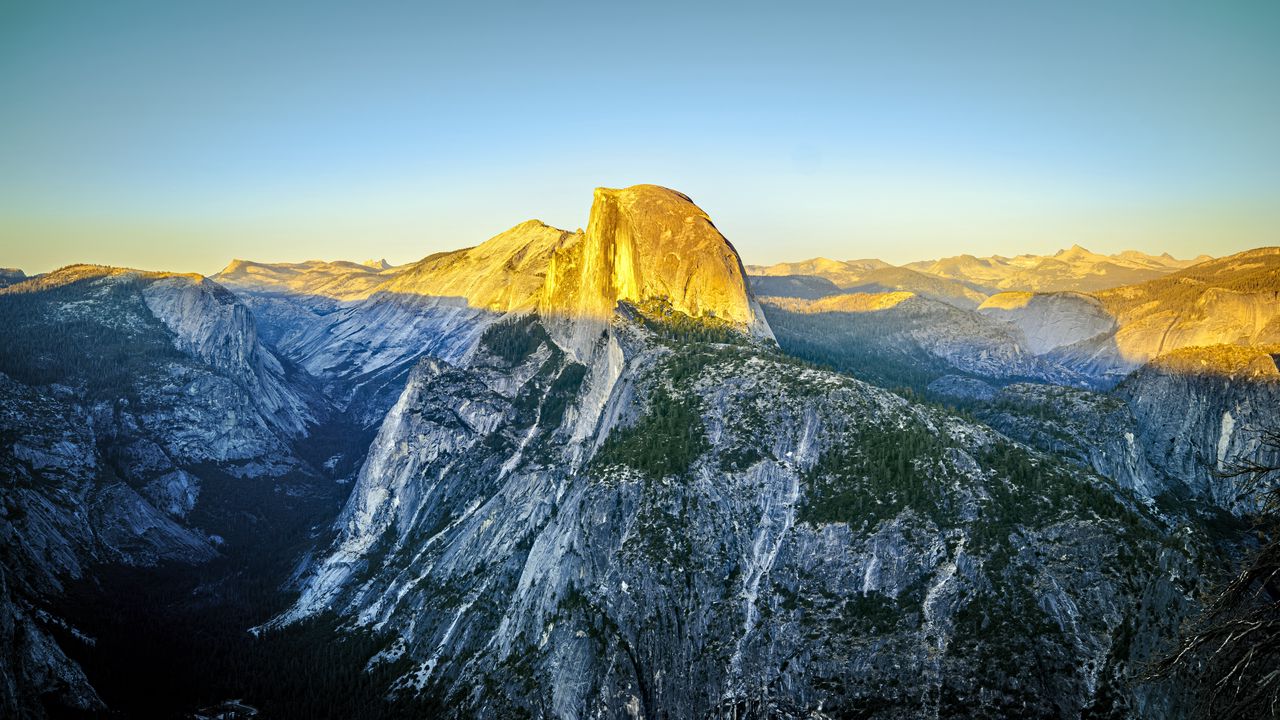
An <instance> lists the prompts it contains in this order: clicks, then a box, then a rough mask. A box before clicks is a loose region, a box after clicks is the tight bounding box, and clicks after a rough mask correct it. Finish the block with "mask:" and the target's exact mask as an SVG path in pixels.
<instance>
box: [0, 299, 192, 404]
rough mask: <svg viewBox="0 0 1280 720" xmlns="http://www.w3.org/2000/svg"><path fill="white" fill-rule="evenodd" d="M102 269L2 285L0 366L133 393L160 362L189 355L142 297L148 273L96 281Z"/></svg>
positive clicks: (21, 377) (43, 378) (114, 393)
mask: <svg viewBox="0 0 1280 720" xmlns="http://www.w3.org/2000/svg"><path fill="white" fill-rule="evenodd" d="M100 277H101V276H97V277H92V276H91V277H89V278H87V279H84V280H77V281H74V282H70V283H67V284H65V285H60V286H49V287H47V288H46V289H43V290H39V291H26V292H13V290H14V289H17V288H14V289H11V290H10V291H9V292H4V293H0V333H2V334H3V336H4V342H3V343H0V372H3V373H5V374H6V375H9V376H10V377H12V378H14V379H15V380H18V381H20V382H24V383H27V384H29V385H48V384H52V383H61V384H64V385H69V386H73V387H80V388H83V389H84V391H85V392H86V394H87V395H88V396H89V397H90V398H94V399H114V398H121V397H124V398H136V397H137V389H136V388H137V387H138V386H139V385H141V384H143V383H145V382H146V378H147V377H148V376H150V375H151V374H152V373H154V372H155V370H156V369H157V368H159V367H163V365H164V364H165V363H167V362H177V361H182V360H184V359H185V356H184V355H183V354H182V353H180V352H179V351H178V350H177V349H176V348H175V347H174V346H173V340H172V336H171V334H170V333H169V331H168V329H167V328H165V327H164V325H163V324H161V323H160V321H159V320H157V319H156V318H155V316H153V315H152V314H151V311H150V310H149V309H148V308H147V306H146V303H145V302H144V301H143V299H142V288H143V286H144V284H145V283H144V281H143V280H141V279H139V278H135V277H117V278H114V279H112V280H111V281H110V282H106V283H95V282H94V281H95V280H98V279H100ZM81 304H91V305H92V311H91V312H90V311H86V309H85V308H83V307H77V306H78V305H81Z"/></svg>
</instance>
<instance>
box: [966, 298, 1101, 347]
mask: <svg viewBox="0 0 1280 720" xmlns="http://www.w3.org/2000/svg"><path fill="white" fill-rule="evenodd" d="M978 312H980V313H982V314H983V315H986V316H987V317H990V318H993V319H997V320H1001V321H1004V322H1007V323H1010V324H1011V325H1013V326H1015V327H1017V328H1018V330H1019V331H1021V333H1022V338H1023V342H1024V345H1025V347H1026V349H1027V350H1028V351H1030V352H1031V353H1034V354H1036V355H1043V354H1045V353H1048V352H1050V351H1052V350H1056V349H1057V348H1060V347H1065V346H1068V345H1074V344H1075V343H1078V342H1080V341H1082V340H1088V339H1090V338H1093V337H1097V336H1099V335H1102V334H1104V333H1108V332H1111V331H1112V330H1114V329H1115V327H1116V321H1115V318H1113V317H1111V315H1110V314H1109V313H1108V312H1107V311H1106V308H1104V307H1103V306H1102V303H1101V302H1099V301H1098V300H1096V299H1095V298H1092V297H1090V296H1088V295H1084V294H1081V293H1071V292H1063V293H1021V292H1020V293H1013V292H1010V293H1000V294H998V295H993V296H991V297H989V298H987V300H986V301H985V302H983V303H982V305H980V306H979V307H978Z"/></svg>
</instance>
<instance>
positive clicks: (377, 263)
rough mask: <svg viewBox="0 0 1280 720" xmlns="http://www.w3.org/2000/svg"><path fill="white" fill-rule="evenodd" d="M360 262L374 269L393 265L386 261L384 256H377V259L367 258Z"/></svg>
mask: <svg viewBox="0 0 1280 720" xmlns="http://www.w3.org/2000/svg"><path fill="white" fill-rule="evenodd" d="M360 264H361V265H363V266H365V267H368V268H373V269H374V270H388V269H390V268H393V267H395V266H394V265H392V264H391V263H389V262H387V259H386V258H379V259H378V260H373V259H369V260H365V261H364V262H362V263H360Z"/></svg>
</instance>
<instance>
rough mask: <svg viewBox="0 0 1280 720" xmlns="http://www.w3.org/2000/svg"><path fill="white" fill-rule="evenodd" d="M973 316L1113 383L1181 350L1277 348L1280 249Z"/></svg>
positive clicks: (998, 301)
mask: <svg viewBox="0 0 1280 720" xmlns="http://www.w3.org/2000/svg"><path fill="white" fill-rule="evenodd" d="M979 311H980V312H983V313H984V314H987V315H989V316H991V317H998V318H1001V319H1004V320H1006V321H1008V322H1009V323H1011V324H1013V325H1016V326H1017V327H1019V328H1020V329H1021V330H1022V331H1023V332H1024V333H1025V334H1026V335H1027V336H1028V337H1034V338H1035V341H1034V344H1035V346H1036V347H1037V348H1038V350H1037V351H1038V352H1040V353H1042V354H1043V353H1051V354H1052V355H1053V357H1054V359H1055V360H1056V361H1057V362H1059V363H1061V364H1063V365H1066V366H1069V367H1073V368H1075V369H1077V370H1078V371H1080V372H1084V373H1086V374H1090V375H1093V376H1095V377H1098V378H1112V379H1115V380H1118V379H1120V378H1123V377H1124V376H1125V375H1127V374H1129V373H1130V372H1132V371H1134V370H1136V369H1137V368H1138V367H1140V366H1142V365H1143V364H1144V363H1146V362H1147V361H1149V360H1152V359H1155V358H1158V357H1160V356H1162V355H1164V354H1166V353H1169V352H1172V351H1175V350H1178V349H1180V348H1185V347H1197V346H1212V345H1259V344H1267V343H1275V342H1280V319H1278V318H1280V248H1259V249H1257V250H1250V251H1246V252H1243V253H1238V254H1235V255H1231V256H1228V257H1224V258H1219V259H1217V260H1211V261H1207V262H1204V263H1200V264H1198V265H1195V266H1193V267H1190V268H1187V269H1185V270H1179V271H1177V272H1173V273H1169V274H1168V275H1166V276H1164V277H1161V278H1158V279H1156V280H1149V281H1147V282H1144V283H1139V284H1137V285H1129V286H1124V287H1118V288H1112V289H1110V290H1106V291H1102V292H1098V293H1094V294H1092V295H1082V294H1078V293H1074V294H1073V293H1056V294H1038V295H1032V294H1028V293H1017V294H1009V293H1004V294H1000V295H995V296H992V297H991V298H989V299H988V300H987V301H986V302H985V303H984V304H983V306H982V307H981V308H979Z"/></svg>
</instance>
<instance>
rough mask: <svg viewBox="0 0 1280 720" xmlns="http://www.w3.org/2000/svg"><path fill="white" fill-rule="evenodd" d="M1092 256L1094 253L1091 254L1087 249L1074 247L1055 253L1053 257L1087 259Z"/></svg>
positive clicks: (1078, 246)
mask: <svg viewBox="0 0 1280 720" xmlns="http://www.w3.org/2000/svg"><path fill="white" fill-rule="evenodd" d="M1092 254H1093V253H1092V252H1089V250H1088V249H1087V248H1084V247H1081V246H1080V245H1072V246H1071V247H1069V248H1067V249H1066V250H1059V251H1058V252H1056V253H1054V255H1053V256H1054V257H1056V258H1059V259H1061V258H1073V257H1085V256H1088V255H1092Z"/></svg>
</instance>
